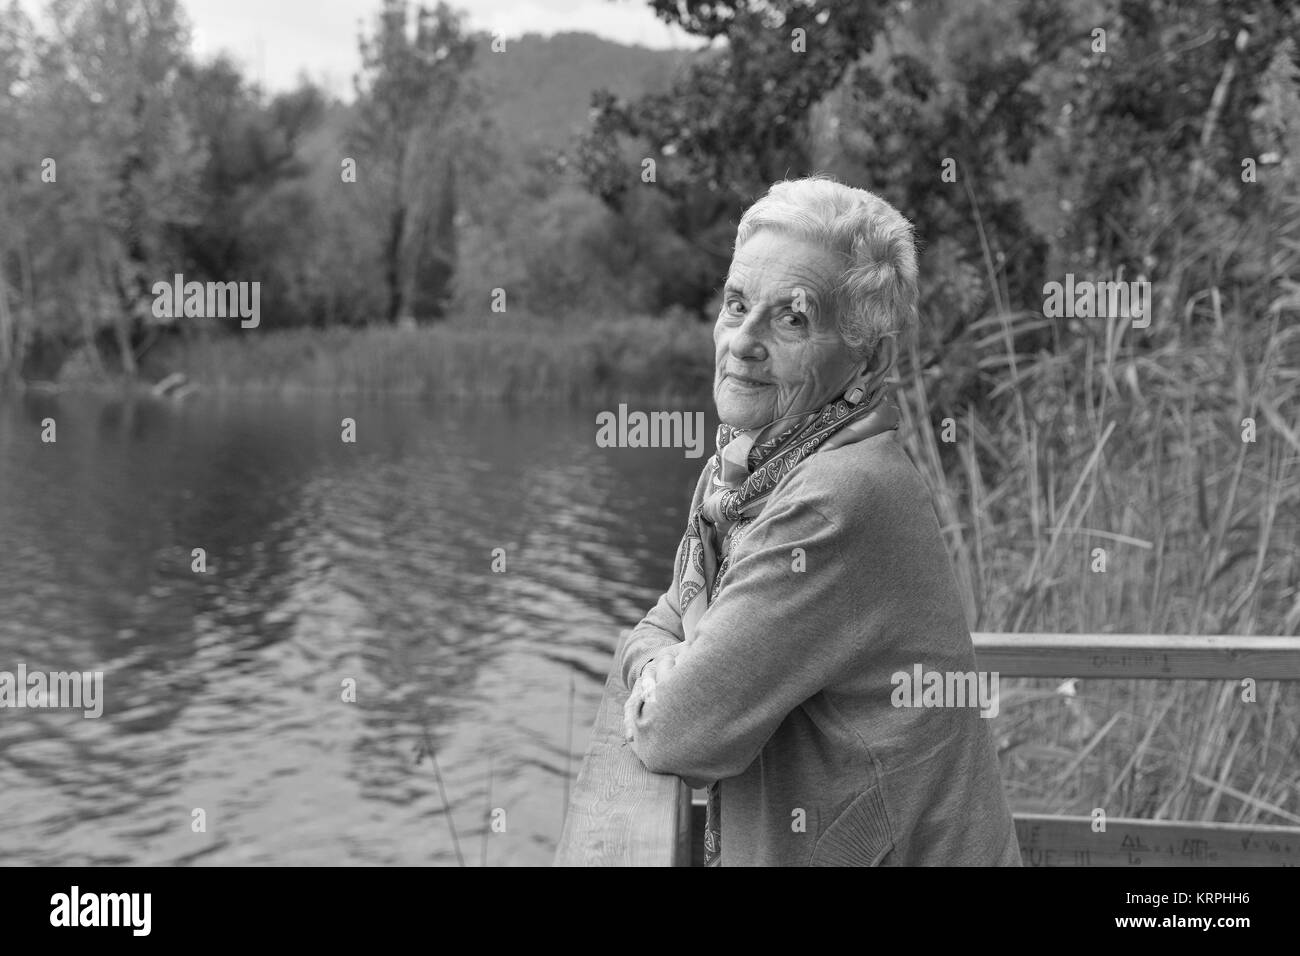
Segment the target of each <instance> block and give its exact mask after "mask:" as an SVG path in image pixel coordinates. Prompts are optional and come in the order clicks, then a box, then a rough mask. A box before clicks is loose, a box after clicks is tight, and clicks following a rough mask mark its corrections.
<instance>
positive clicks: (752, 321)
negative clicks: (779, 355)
mask: <svg viewBox="0 0 1300 956" xmlns="http://www.w3.org/2000/svg"><path fill="white" fill-rule="evenodd" d="M762 321H763V320H762V317H761V316H760V315H759V312H758V310H755V311H753V312H751V313H750V314H749V315H747V316H745V321H744V322H742V323H741V325H740V328H738V329H736V332H735V334H734V335H733V336H732V337H731V342H730V344H729V346H728V348H729V350H730V352H731V354H732V355H733V356H735V357H736V358H738V359H754V360H756V361H760V362H761V361H762V360H763V359H765V358H767V346H766V345H764V344H763V340H762V337H761V333H762V325H761V323H762Z"/></svg>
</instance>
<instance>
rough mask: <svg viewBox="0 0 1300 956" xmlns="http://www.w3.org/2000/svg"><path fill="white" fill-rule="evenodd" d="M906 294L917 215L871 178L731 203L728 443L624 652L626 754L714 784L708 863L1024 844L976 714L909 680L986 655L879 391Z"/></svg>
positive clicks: (922, 855) (809, 182)
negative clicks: (666, 580)
mask: <svg viewBox="0 0 1300 956" xmlns="http://www.w3.org/2000/svg"><path fill="white" fill-rule="evenodd" d="M915 315H916V251H915V248H914V246H913V242H912V229H911V224H910V223H909V222H908V221H907V220H906V219H904V218H903V217H902V216H901V215H900V214H899V213H898V212H897V210H895V209H894V208H893V207H892V206H890V205H889V204H888V203H886V202H884V201H883V200H882V199H880V198H879V197H877V196H874V195H872V194H871V193H869V192H866V191H864V190H861V189H853V188H850V187H847V186H843V185H841V184H839V183H836V182H833V181H830V180H828V179H824V178H812V179H801V180H796V181H791V182H782V183H777V184H776V185H774V186H773V187H772V188H771V190H770V191H769V192H768V193H767V195H765V196H764V197H763V198H762V199H760V200H759V201H758V202H756V203H754V205H753V206H751V207H750V208H749V210H748V211H747V212H746V213H745V214H744V216H743V217H742V218H741V221H740V227H739V229H738V231H737V234H736V245H735V252H734V256H733V258H732V262H731V268H730V271H729V274H728V276H727V283H726V289H725V293H724V301H723V304H722V310H721V313H720V314H719V316H718V320H717V324H716V326H715V328H714V332H713V338H714V343H715V351H716V372H715V378H714V386H713V395H714V399H715V401H716V403H717V408H718V415H719V417H720V418H721V420H722V423H723V424H722V425H721V427H720V428H719V430H718V439H717V445H718V452H717V455H715V456H714V457H713V458H712V459H711V460H710V461H709V463H708V464H707V465H706V467H705V468H704V472H703V474H702V475H701V476H700V480H699V484H698V485H697V487H696V489H695V496H694V499H693V500H692V502H691V508H690V514H689V519H688V521H687V527H686V534H685V536H684V537H683V538H682V542H681V545H680V547H679V549H678V552H677V560H676V566H675V569H674V573H673V581H672V584H671V585H670V586H669V588H668V590H667V591H666V592H665V593H664V594H663V596H662V597H661V598H660V599H659V602H658V603H657V604H656V605H655V607H654V608H652V609H651V610H650V612H649V613H648V614H647V615H646V616H645V618H644V619H643V620H642V621H641V623H640V624H638V625H637V627H636V628H635V629H633V631H632V632H631V633H630V634H629V635H628V638H627V640H626V641H625V642H624V643H623V645H622V648H621V651H620V653H621V655H622V657H621V666H622V674H623V680H624V683H625V684H626V685H627V686H628V688H629V690H630V691H631V695H630V697H629V698H628V702H627V707H626V709H625V712H624V729H625V734H626V736H627V737H628V738H629V740H630V742H631V746H632V748H633V749H634V750H635V752H636V754H637V756H638V757H639V758H640V759H641V761H642V762H643V763H644V764H645V766H646V767H647V768H649V769H650V770H652V771H654V772H656V773H667V774H676V775H677V776H679V777H681V778H682V779H683V780H685V781H686V782H687V783H689V784H690V785H691V786H695V787H707V788H708V792H709V801H708V815H707V826H706V832H705V860H706V864H708V865H727V866H745V865H807V864H813V865H859V866H874V865H881V864H896V865H918V864H922V865H933V864H939V865H944V864H973V865H1019V863H1020V853H1019V847H1018V845H1017V842H1016V836H1015V830H1014V828H1013V825H1012V820H1011V814H1010V811H1009V810H1008V807H1007V802H1006V798H1005V796H1004V794H1003V792H1002V786H1001V779H1000V776H999V768H998V760H997V754H996V751H995V750H994V747H993V742H992V735H991V734H990V732H989V729H988V723H987V721H986V720H984V719H982V717H981V714H980V711H979V710H978V709H976V708H975V707H973V706H969V704H970V703H972V702H960V704H961V705H959V702H955V701H943V700H939V701H938V703H940V704H941V706H925V707H918V706H908V705H909V704H913V703H919V701H916V702H914V701H912V699H911V695H910V694H909V695H907V696H906V699H904V695H901V694H899V693H898V692H897V691H898V688H899V686H900V685H899V680H898V677H897V675H900V674H901V675H904V676H910V675H912V674H913V673H914V672H916V673H923V672H931V671H936V672H940V673H958V672H960V673H967V674H970V673H973V672H974V670H975V660H974V652H973V649H972V646H971V639H970V632H969V631H968V630H967V625H966V621H965V617H964V614H963V610H962V601H961V599H960V596H959V593H958V588H957V583H956V579H955V577H954V575H953V573H952V566H951V564H950V562H949V559H948V555H947V551H946V550H945V547H944V543H943V539H942V536H941V534H940V531H939V525H938V522H937V520H936V518H935V513H934V508H933V505H932V503H931V501H930V498H929V495H928V492H927V490H926V487H925V485H924V484H923V482H922V479H921V476H920V475H919V474H918V473H917V471H916V469H915V467H914V466H913V465H912V463H911V461H910V459H909V458H908V457H907V455H906V453H905V452H904V450H903V448H902V446H901V445H900V443H899V441H898V438H897V437H896V434H895V429H896V428H897V427H898V411H897V408H896V406H895V405H894V404H892V402H891V401H890V400H889V386H888V383H887V379H888V377H889V376H890V375H891V373H892V372H893V369H894V363H895V358H896V354H897V353H896V346H895V339H896V337H897V336H898V335H899V334H900V333H904V332H906V331H907V330H908V328H909V326H910V325H911V324H912V323H914V321H915ZM918 665H919V667H918ZM940 689H942V688H940ZM917 696H918V697H919V696H920V689H919V688H917ZM935 703H936V701H935V699H928V700H927V704H930V705H933V704H935Z"/></svg>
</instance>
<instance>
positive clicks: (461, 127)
mask: <svg viewBox="0 0 1300 956" xmlns="http://www.w3.org/2000/svg"><path fill="white" fill-rule="evenodd" d="M408 22H409V8H408V4H407V3H406V0H384V5H383V11H382V13H381V14H380V16H379V20H378V24H377V29H376V31H375V33H374V34H373V35H371V36H363V37H362V38H361V43H360V45H361V55H362V71H361V74H360V75H359V76H358V77H357V79H356V89H357V112H356V120H357V121H356V125H355V127H354V130H353V135H354V140H355V142H356V144H357V146H358V150H357V151H358V153H359V156H358V166H359V170H360V171H359V174H358V182H359V183H360V182H361V181H362V178H363V177H364V180H365V183H366V184H367V185H365V186H363V188H364V189H365V191H366V192H367V195H368V197H369V198H370V199H371V201H372V203H373V207H374V208H375V209H376V215H378V216H379V217H381V218H382V221H383V223H384V237H383V240H382V242H383V247H382V250H381V252H380V257H381V261H382V263H383V268H384V281H385V285H386V287H387V291H388V302H387V307H386V310H385V313H386V317H387V319H388V320H389V321H395V320H397V319H398V318H399V317H400V316H401V315H403V314H404V313H405V312H406V311H407V310H408V309H409V308H411V307H412V306H413V305H418V306H420V307H421V308H423V309H429V310H431V311H440V309H441V302H442V300H443V298H444V297H445V295H446V294H447V285H448V282H449V279H450V275H451V271H452V268H453V264H454V261H455V253H456V249H455V227H454V224H455V218H456V193H455V190H454V188H453V187H454V181H455V176H456V166H457V163H458V160H460V159H461V158H462V157H463V156H464V155H465V151H466V149H467V147H468V146H470V145H471V143H470V142H468V141H469V140H470V139H472V136H471V135H470V131H471V130H472V128H473V126H472V122H471V121H469V120H467V118H466V115H465V114H466V113H467V112H468V111H469V108H470V107H471V106H472V102H471V101H472V91H470V90H468V89H467V88H466V83H465V72H466V70H467V69H468V67H469V65H470V62H471V61H472V59H473V56H474V48H475V42H476V41H475V40H474V39H473V38H472V37H470V36H469V35H468V34H467V33H466V31H465V26H464V15H463V14H461V13H458V12H456V11H454V10H452V8H450V7H449V6H447V5H446V4H445V3H439V4H438V5H437V7H435V8H434V9H432V10H430V9H429V8H427V7H423V6H421V7H419V8H418V10H417V13H416V27H415V33H414V36H413V37H412V36H411V35H410V34H409V32H408V29H407V25H408Z"/></svg>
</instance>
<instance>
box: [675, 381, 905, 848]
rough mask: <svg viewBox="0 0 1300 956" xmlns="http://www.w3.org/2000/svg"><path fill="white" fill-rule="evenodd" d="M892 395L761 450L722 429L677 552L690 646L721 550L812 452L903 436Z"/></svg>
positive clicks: (714, 788) (713, 803)
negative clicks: (888, 434)
mask: <svg viewBox="0 0 1300 956" xmlns="http://www.w3.org/2000/svg"><path fill="white" fill-rule="evenodd" d="M888 391H889V390H888V389H887V388H886V387H881V388H879V389H877V391H876V392H875V393H874V394H873V395H871V396H870V397H869V398H868V399H867V400H866V401H864V402H861V403H860V404H852V403H850V402H849V401H848V400H847V399H844V398H837V399H836V400H834V401H832V402H830V403H829V404H827V405H826V406H825V407H824V408H822V409H821V411H818V412H813V413H810V414H809V415H808V416H807V417H806V418H804V419H803V420H802V421H801V422H797V423H796V424H795V425H794V426H792V427H791V428H788V429H786V430H785V431H783V432H781V433H780V434H779V435H776V436H775V437H772V438H768V439H764V440H761V441H758V442H754V439H753V438H752V437H751V436H749V435H746V434H745V433H744V432H743V431H741V430H739V429H735V428H732V427H731V426H730V425H727V424H725V423H724V424H722V425H720V426H719V427H718V436H717V448H718V451H717V454H715V455H714V456H713V457H712V458H710V459H709V463H708V465H707V466H706V472H707V478H706V481H707V487H708V488H709V489H710V490H709V491H707V492H706V493H705V496H704V500H703V502H701V504H700V507H699V508H698V509H697V510H696V512H695V513H694V514H692V515H691V516H690V518H689V519H688V521H687V524H686V533H685V534H684V535H683V536H682V541H681V544H680V545H679V546H678V549H677V576H678V580H679V581H680V584H679V586H678V591H677V600H678V606H679V607H680V608H681V612H682V629H683V631H684V632H685V635H686V642H687V643H688V644H689V643H691V642H692V641H694V640H695V633H696V627H697V626H698V624H699V621H700V618H701V617H703V615H704V612H705V610H706V609H707V608H708V605H709V603H710V602H711V601H712V600H713V599H714V598H715V597H716V596H717V592H718V588H719V587H720V586H721V583H722V579H723V577H724V576H725V575H726V571H727V566H728V565H729V564H730V561H731V553H730V550H731V549H730V548H729V547H727V548H723V547H721V546H720V545H722V544H724V543H729V542H730V541H731V540H733V535H734V532H735V530H736V529H737V528H739V527H742V526H743V525H744V524H747V523H748V522H749V521H751V520H753V519H754V518H755V517H757V516H758V514H759V513H760V512H761V511H762V510H763V505H764V504H765V503H766V502H767V499H768V498H769V497H770V496H771V494H772V492H773V491H775V490H776V487H777V485H778V484H779V483H780V482H781V480H782V479H783V478H784V477H785V476H786V475H788V474H789V473H790V472H791V471H792V470H793V469H794V467H795V466H796V465H798V464H799V462H801V461H803V460H804V459H805V458H807V457H808V456H809V455H811V454H812V453H813V452H815V451H817V450H819V449H827V448H835V447H838V446H840V445H846V444H849V443H850V442H855V441H861V440H862V439H864V438H870V437H871V436H872V435H878V434H880V433H881V432H885V431H889V430H890V429H894V428H897V427H898V408H897V406H895V405H894V404H892V402H888V401H887V400H886V399H887V395H888ZM760 434H761V433H760ZM724 551H725V552H726V556H725V557H724V558H722V560H721V565H719V556H720V555H721V554H722V553H723V552H724ZM719 782H720V781H716V780H715V781H714V782H713V784H712V785H711V786H710V787H709V800H708V809H707V813H706V820H705V825H704V826H705V829H704V865H705V866H716V865H718V863H719V862H720V860H721V854H722V834H721V828H720V823H721V818H722V795H721V791H720V788H719Z"/></svg>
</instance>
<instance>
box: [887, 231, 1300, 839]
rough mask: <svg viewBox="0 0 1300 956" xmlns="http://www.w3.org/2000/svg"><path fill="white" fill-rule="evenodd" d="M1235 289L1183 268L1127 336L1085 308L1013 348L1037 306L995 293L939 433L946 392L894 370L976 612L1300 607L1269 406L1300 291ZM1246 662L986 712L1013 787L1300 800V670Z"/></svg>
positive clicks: (1090, 615) (1122, 323)
mask: <svg viewBox="0 0 1300 956" xmlns="http://www.w3.org/2000/svg"><path fill="white" fill-rule="evenodd" d="M1292 249H1293V251H1294V252H1295V259H1294V260H1293V261H1291V262H1290V263H1288V264H1285V265H1284V267H1283V268H1282V272H1283V274H1285V275H1290V276H1294V275H1297V274H1300V245H1296V246H1293V247H1292ZM1286 286H1287V284H1286V283H1282V284H1281V287H1282V288H1285V287H1286ZM1156 291H1157V294H1156V295H1155V296H1154V300H1155V301H1156V302H1157V303H1159V302H1167V301H1174V297H1172V296H1168V295H1162V294H1160V292H1161V290H1159V289H1157V290H1156ZM1164 291H1166V292H1167V291H1169V290H1164ZM1257 291H1258V290H1257ZM1236 298H1239V297H1235V296H1234V299H1236ZM1228 301H1229V297H1228V296H1227V294H1226V293H1225V291H1224V290H1222V289H1219V288H1217V287H1215V286H1213V285H1210V286H1207V287H1205V288H1203V289H1198V290H1195V291H1194V292H1193V293H1191V294H1190V295H1188V296H1187V297H1186V298H1185V301H1184V302H1183V307H1182V309H1181V310H1177V311H1175V310H1174V309H1172V308H1166V309H1165V310H1164V311H1157V312H1156V313H1155V314H1154V315H1153V318H1152V326H1151V329H1149V330H1148V335H1149V336H1150V339H1149V341H1148V342H1147V343H1146V344H1144V345H1143V346H1142V347H1139V346H1137V345H1135V343H1134V339H1133V336H1134V331H1133V330H1132V329H1131V328H1128V320H1127V319H1112V320H1106V319H1094V320H1074V321H1073V322H1071V323H1070V324H1069V326H1068V328H1067V329H1066V330H1065V331H1064V332H1063V333H1062V334H1061V335H1060V336H1059V338H1058V341H1057V342H1056V343H1055V344H1054V346H1053V348H1052V349H1051V350H1050V351H1048V350H1042V351H1039V352H1031V351H1025V352H1020V351H1018V349H1019V348H1020V347H1021V346H1020V345H1019V344H1018V343H1022V342H1025V341H1028V340H1029V338H1030V336H1029V332H1031V331H1032V330H1033V329H1034V328H1035V327H1036V326H1037V325H1041V322H1042V320H1041V317H1038V316H1032V315H1023V314H1012V313H1008V312H1005V311H1003V312H1000V313H997V314H994V315H991V316H989V317H988V318H986V319H985V320H983V321H982V322H981V323H980V327H979V328H976V329H975V330H974V332H975V337H974V342H975V345H974V353H975V354H974V355H973V357H972V361H974V362H976V363H977V364H978V366H979V367H980V368H981V369H982V370H983V371H984V373H985V374H986V375H988V376H989V380H990V382H993V383H997V385H998V388H997V389H995V391H994V394H993V398H992V400H991V401H989V402H988V403H986V404H985V405H984V406H982V407H981V408H980V409H978V410H976V409H975V408H968V409H965V410H964V411H962V412H959V413H957V414H956V416H955V418H956V419H957V420H956V421H955V424H956V426H957V428H956V434H957V441H956V442H954V443H952V444H945V443H944V442H943V441H941V439H940V435H941V433H942V428H941V423H942V419H943V418H944V417H945V416H951V415H953V414H954V413H953V412H952V411H951V410H946V409H939V408H936V407H934V405H933V404H932V400H931V395H930V392H929V391H928V390H927V388H926V376H924V375H914V374H911V373H910V372H908V371H904V373H903V375H902V376H901V380H902V382H903V385H902V386H901V388H900V399H901V402H900V405H901V407H902V411H903V417H904V423H903V429H902V434H903V436H904V440H905V442H906V445H907V447H908V451H909V453H910V454H911V456H912V458H913V460H914V461H915V462H916V464H917V466H918V468H919V469H920V471H921V472H922V474H923V475H924V477H925V479H926V481H927V483H928V484H929V485H930V488H931V491H932V493H933V496H934V501H935V509H936V513H937V515H938V518H939V521H940V524H941V526H942V529H943V533H944V536H945V538H946V540H947V543H948V545H949V549H950V553H951V555H952V559H953V565H954V569H955V571H956V574H957V577H958V579H959V582H960V584H961V585H962V590H963V592H964V593H965V594H967V595H968V600H969V606H968V608H967V610H968V616H969V619H970V621H971V622H972V629H974V630H987V631H1061V632H1074V633H1124V632H1132V633H1142V632H1145V633H1170V634H1197V633H1208V634H1242V635H1248V634H1274V635H1294V634H1296V633H1297V631H1298V630H1300V583H1298V582H1300V567H1298V562H1297V551H1298V550H1300V549H1298V548H1297V538H1298V537H1300V535H1298V534H1297V530H1298V529H1300V482H1297V480H1296V477H1297V476H1296V464H1297V462H1298V461H1300V437H1298V436H1297V427H1296V423H1295V419H1294V411H1292V412H1291V413H1290V414H1291V418H1290V419H1288V417H1287V414H1286V413H1285V412H1284V409H1292V410H1294V409H1295V407H1296V399H1297V396H1298V393H1300V374H1298V373H1297V369H1300V327H1297V325H1296V324H1295V322H1294V310H1295V308H1296V303H1295V302H1294V301H1292V298H1288V297H1287V295H1279V296H1277V297H1275V298H1274V299H1273V300H1272V304H1271V306H1270V307H1269V308H1267V309H1265V310H1263V314H1251V313H1249V312H1247V311H1246V310H1244V309H1242V308H1238V307H1229V306H1228V304H1227V303H1228ZM910 360H911V365H912V367H913V368H915V367H919V364H920V358H919V356H918V355H917V351H916V349H915V347H913V348H912V352H911V356H910ZM1246 418H1252V419H1254V420H1255V422H1256V426H1257V441H1256V442H1254V443H1248V442H1245V441H1243V440H1242V432H1243V425H1242V422H1243V419H1246ZM1095 549H1104V552H1105V561H1106V563H1105V570H1104V571H1101V570H1099V568H1100V564H1099V563H1098V559H1099V558H1100V557H1101V555H1100V554H1099V552H1097V551H1095ZM1247 677H1250V678H1254V679H1255V680H1256V681H1258V682H1259V684H1258V688H1257V694H1258V698H1257V702H1255V703H1246V702H1243V699H1242V691H1243V688H1242V686H1241V684H1240V683H1238V682H1237V681H1231V682H1223V681H1189V682H1163V681H1102V680H1097V681H1080V682H1074V681H1071V682H1066V683H1065V684H1063V685H1060V686H1057V683H1056V682H1044V681H1030V680H1022V681H1015V682H1012V681H1007V682H1004V683H1003V689H1002V696H1003V699H1002V702H1001V713H1002V716H1000V717H999V718H998V719H997V722H996V723H995V733H996V736H997V741H998V746H999V750H1000V753H1001V755H1002V758H1003V761H1004V773H1005V775H1006V780H1007V786H1008V792H1009V794H1010V796H1011V798H1012V801H1013V805H1014V807H1015V809H1017V810H1021V811H1026V812H1031V811H1034V812H1048V813H1052V812H1065V813H1077V814H1085V815H1086V814H1088V813H1089V812H1090V811H1091V810H1092V809H1094V808H1096V807H1101V808H1103V809H1104V810H1105V811H1106V813H1107V814H1108V815H1110V816H1136V817H1150V818H1156V819H1186V820H1221V821H1230V822H1241V823H1266V824H1294V823H1296V822H1297V821H1300V763H1298V762H1297V761H1296V754H1297V753H1298V752H1300V688H1296V687H1293V686H1284V685H1280V684H1278V683H1275V682H1274V683H1270V682H1269V681H1268V675H1267V674H1245V673H1243V674H1242V675H1241V678H1243V679H1244V678H1247Z"/></svg>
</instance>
